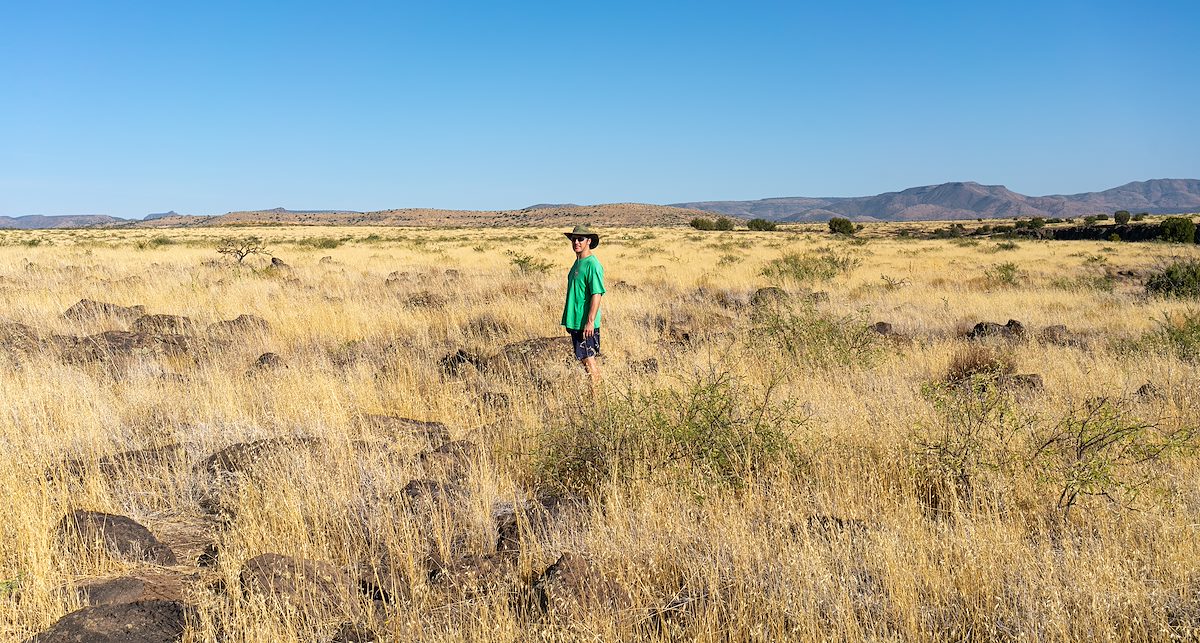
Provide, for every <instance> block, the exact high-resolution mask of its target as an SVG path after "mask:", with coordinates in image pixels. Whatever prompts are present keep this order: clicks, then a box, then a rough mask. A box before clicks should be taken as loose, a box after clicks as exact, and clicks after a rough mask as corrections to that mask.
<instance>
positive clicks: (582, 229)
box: [563, 223, 600, 248]
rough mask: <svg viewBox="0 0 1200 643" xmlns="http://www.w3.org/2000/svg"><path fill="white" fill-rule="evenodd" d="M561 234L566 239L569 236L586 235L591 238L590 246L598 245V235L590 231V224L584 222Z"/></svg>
mask: <svg viewBox="0 0 1200 643" xmlns="http://www.w3.org/2000/svg"><path fill="white" fill-rule="evenodd" d="M563 236H564V237H566V238H568V239H570V238H571V237H587V238H589V239H591V240H592V246H591V247H593V248H595V247H597V246H599V245H600V235H598V234H596V233H595V232H592V226H590V225H587V224H586V223H585V224H583V225H577V226H575V229H574V230H571V231H570V232H564V233H563Z"/></svg>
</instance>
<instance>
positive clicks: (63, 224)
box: [0, 214, 127, 230]
mask: <svg viewBox="0 0 1200 643" xmlns="http://www.w3.org/2000/svg"><path fill="white" fill-rule="evenodd" d="M113 223H127V221H126V220H125V219H118V218H116V217H110V216H108V215H104V214H71V215H63V216H43V215H40V214H30V215H27V216H23V217H0V228H17V229H21V230H42V229H46V228H88V227H92V226H100V225H109V224H113Z"/></svg>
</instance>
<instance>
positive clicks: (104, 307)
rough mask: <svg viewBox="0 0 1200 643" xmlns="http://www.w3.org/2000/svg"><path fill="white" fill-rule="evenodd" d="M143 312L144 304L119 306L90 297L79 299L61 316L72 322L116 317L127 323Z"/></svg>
mask: <svg viewBox="0 0 1200 643" xmlns="http://www.w3.org/2000/svg"><path fill="white" fill-rule="evenodd" d="M145 314H146V307H145V306H140V305H139V306H119V305H117V304H110V303H106V302H103V301H93V300H91V299H81V300H79V302H78V303H76V304H75V305H74V306H71V307H70V308H68V309H66V310H65V311H63V317H65V318H67V319H69V320H71V321H74V322H85V321H95V320H98V319H118V320H121V321H123V322H126V323H128V322H131V321H133V320H135V319H137V318H138V317H141V316H142V315H145Z"/></svg>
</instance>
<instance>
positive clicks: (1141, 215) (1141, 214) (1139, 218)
mask: <svg viewBox="0 0 1200 643" xmlns="http://www.w3.org/2000/svg"><path fill="white" fill-rule="evenodd" d="M1148 216H1150V213H1149V212H1138V213H1137V214H1135V215H1133V220H1134V221H1144V220H1145V219H1146V217H1148Z"/></svg>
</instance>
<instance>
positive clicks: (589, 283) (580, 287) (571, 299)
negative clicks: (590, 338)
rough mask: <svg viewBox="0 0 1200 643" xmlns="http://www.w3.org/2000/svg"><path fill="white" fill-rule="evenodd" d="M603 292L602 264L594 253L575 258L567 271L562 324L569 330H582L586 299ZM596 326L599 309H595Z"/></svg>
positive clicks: (585, 315)
mask: <svg viewBox="0 0 1200 643" xmlns="http://www.w3.org/2000/svg"><path fill="white" fill-rule="evenodd" d="M603 292H604V266H601V265H600V260H599V259H597V258H596V255H588V256H587V257H584V258H583V259H576V260H575V264H574V265H572V266H571V272H568V273H567V303H566V304H564V305H563V314H562V325H563V326H566V327H567V328H569V329H571V330H583V322H584V320H586V319H587V311H588V300H589V299H591V298H592V295H595V294H597V293H601V294H602V293H603ZM596 328H600V311H598V310H597V311H596Z"/></svg>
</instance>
